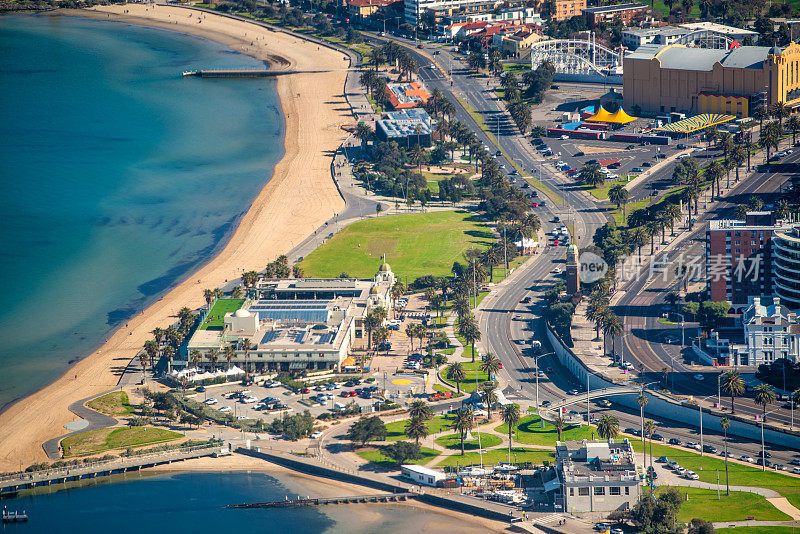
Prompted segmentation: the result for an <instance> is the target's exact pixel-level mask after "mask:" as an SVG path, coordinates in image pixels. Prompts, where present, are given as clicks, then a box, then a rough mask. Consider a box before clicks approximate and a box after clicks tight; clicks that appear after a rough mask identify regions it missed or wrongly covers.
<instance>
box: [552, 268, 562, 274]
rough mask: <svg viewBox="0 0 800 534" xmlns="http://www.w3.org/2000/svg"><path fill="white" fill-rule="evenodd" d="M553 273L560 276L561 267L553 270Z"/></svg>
mask: <svg viewBox="0 0 800 534" xmlns="http://www.w3.org/2000/svg"><path fill="white" fill-rule="evenodd" d="M553 272H554V273H555V274H561V267H556V268H555V269H553Z"/></svg>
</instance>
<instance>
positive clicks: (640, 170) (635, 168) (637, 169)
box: [631, 167, 644, 172]
mask: <svg viewBox="0 0 800 534" xmlns="http://www.w3.org/2000/svg"><path fill="white" fill-rule="evenodd" d="M631 172H644V169H642V168H641V167H634V168H632V169H631Z"/></svg>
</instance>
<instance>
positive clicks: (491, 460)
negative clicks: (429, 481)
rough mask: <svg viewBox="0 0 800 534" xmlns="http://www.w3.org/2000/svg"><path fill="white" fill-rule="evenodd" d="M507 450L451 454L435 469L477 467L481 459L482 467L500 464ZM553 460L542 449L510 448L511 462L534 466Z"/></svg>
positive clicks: (506, 457)
mask: <svg viewBox="0 0 800 534" xmlns="http://www.w3.org/2000/svg"><path fill="white" fill-rule="evenodd" d="M508 456H509V455H508V448H507V447H502V448H499V449H492V450H490V451H486V452H484V453H483V454H479V453H477V452H468V453H465V454H464V456H461V455H460V454H453V455H452V456H448V457H447V458H445V459H444V460H442V461H441V462H439V463H438V464H437V467H439V466H441V467H446V466H451V467H452V466H456V465H464V466H468V465H479V464H480V463H481V458H482V459H483V465H492V464H498V463H500V462H507V461H508ZM554 460H555V453H553V452H551V451H547V450H543V449H526V448H524V447H512V448H511V462H513V463H525V462H530V463H533V464H536V465H543V464H544V462H551V463H552V462H553V461H554Z"/></svg>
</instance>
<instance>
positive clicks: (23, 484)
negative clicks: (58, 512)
mask: <svg viewBox="0 0 800 534" xmlns="http://www.w3.org/2000/svg"><path fill="white" fill-rule="evenodd" d="M227 453H229V451H228V449H227V448H225V447H223V446H222V445H221V444H220V443H213V444H204V445H199V446H194V447H183V448H179V449H171V450H167V451H160V452H154V453H150V454H142V455H136V456H128V457H121V458H114V459H111V460H103V461H98V462H92V463H87V464H80V465H71V466H64V467H59V468H56V469H46V470H42V471H33V472H31V473H14V474H11V475H4V476H2V477H0V495H3V494H9V493H11V494H13V493H16V492H18V491H19V490H23V489H33V488H37V487H40V486H50V485H52V484H63V483H66V482H75V481H79V480H85V479H90V478H97V477H104V476H109V475H116V474H121V473H127V472H129V471H139V470H141V469H145V468H148V467H154V466H156V465H162V464H171V463H173V462H182V461H184V460H191V459H193V458H202V457H204V456H218V455H220V454H227Z"/></svg>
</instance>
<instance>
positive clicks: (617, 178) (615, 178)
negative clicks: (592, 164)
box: [606, 174, 619, 180]
mask: <svg viewBox="0 0 800 534" xmlns="http://www.w3.org/2000/svg"><path fill="white" fill-rule="evenodd" d="M606 178H608V179H609V180H619V174H609V175H608V176H607V177H606Z"/></svg>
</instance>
